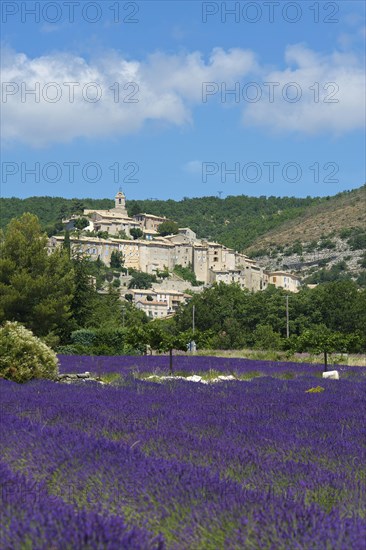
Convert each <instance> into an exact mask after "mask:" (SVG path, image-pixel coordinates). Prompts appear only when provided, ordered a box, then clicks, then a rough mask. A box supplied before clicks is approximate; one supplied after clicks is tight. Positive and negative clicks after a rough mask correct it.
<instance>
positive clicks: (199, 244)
mask: <svg viewBox="0 0 366 550" xmlns="http://www.w3.org/2000/svg"><path fill="white" fill-rule="evenodd" d="M84 215H85V216H88V217H89V219H90V220H91V222H92V223H93V227H94V230H95V231H106V232H107V233H108V234H109V235H110V237H109V238H108V239H102V238H98V237H92V236H88V235H87V232H84V235H82V236H79V237H77V236H76V235H72V236H71V239H70V240H71V244H72V247H73V248H75V249H77V250H79V251H83V252H85V253H87V254H88V255H89V256H90V258H91V259H92V260H96V259H98V258H100V259H101V260H102V261H103V262H104V263H105V264H106V265H109V264H110V259H111V254H112V252H113V251H118V252H121V253H122V255H123V258H124V266H125V267H126V268H134V269H136V270H139V271H143V272H145V273H149V274H155V273H156V272H157V271H164V270H165V269H168V270H169V271H173V269H174V267H175V266H176V265H180V266H182V267H186V268H190V269H192V271H193V272H194V273H195V275H196V278H197V280H198V281H201V282H202V283H203V284H205V285H211V284H213V283H215V282H220V281H221V282H225V283H227V284H230V283H238V284H239V285H240V286H241V287H242V288H247V289H249V290H251V291H253V292H257V291H260V290H264V289H265V288H266V287H267V286H268V284H274V285H275V286H277V287H281V288H284V289H286V290H289V291H291V292H297V291H298V289H299V286H300V280H299V278H298V277H296V276H295V275H292V274H290V273H285V272H282V271H281V272H272V273H268V272H266V271H265V270H264V269H262V268H261V267H259V265H258V264H257V263H256V262H255V261H254V260H252V259H250V258H248V257H247V256H245V255H244V254H241V253H238V252H236V251H235V250H233V249H231V248H227V247H226V246H224V245H222V244H219V243H216V242H212V241H208V240H205V239H198V238H197V236H196V234H195V233H194V231H192V230H191V229H190V228H189V227H183V228H181V229H179V233H178V234H177V235H168V236H166V237H162V236H159V235H158V227H159V225H160V224H161V223H162V222H164V221H166V220H167V218H165V217H163V216H154V215H150V214H146V213H143V214H137V215H136V216H133V218H130V217H129V216H128V213H127V210H126V197H125V195H124V193H123V192H122V191H119V192H118V193H117V194H116V197H115V206H114V208H111V209H110V210H90V209H88V210H84ZM69 221H70V220H69ZM132 228H139V229H141V230H142V231H143V233H144V238H143V239H136V240H132V239H128V238H127V239H126V238H118V233H119V231H124V232H125V233H126V235H127V236H129V235H130V231H131V229H132ZM62 242H63V236H54V237H51V238H50V240H49V250H50V251H52V250H54V249H55V248H56V247H59V246H61V245H62ZM166 301H167V304H168V305H167V308H168V309H169V308H171V304H170V303H169V300H168V298H167V300H166ZM145 305H146V304H145ZM141 307H142V306H141ZM144 307H145V306H144ZM156 311H159V312H160V311H162V310H161V309H159V310H156ZM159 315H160V313H159Z"/></svg>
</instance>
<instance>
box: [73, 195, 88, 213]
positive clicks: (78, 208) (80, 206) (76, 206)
mask: <svg viewBox="0 0 366 550" xmlns="http://www.w3.org/2000/svg"><path fill="white" fill-rule="evenodd" d="M84 209H85V205H84V202H83V201H81V200H79V199H73V200H72V202H71V208H70V211H71V214H82V213H83V212H84Z"/></svg>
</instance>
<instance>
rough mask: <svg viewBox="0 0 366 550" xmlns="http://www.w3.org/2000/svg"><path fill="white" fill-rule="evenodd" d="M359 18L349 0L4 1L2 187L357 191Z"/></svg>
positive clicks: (25, 190)
mask: <svg viewBox="0 0 366 550" xmlns="http://www.w3.org/2000/svg"><path fill="white" fill-rule="evenodd" d="M71 4H73V6H72V8H71ZM71 9H72V10H73V16H72V13H71ZM230 11H231V13H230ZM32 12H33V13H32ZM94 20H95V22H93V21H94ZM364 21H365V4H364V2H362V1H360V2H358V1H350V0H347V1H342V2H313V1H305V0H302V1H298V2H284V1H278V2H266V1H257V2H255V1H251V2H246V1H244V2H199V1H196V0H194V1H184V2H180V1H174V2H173V1H166V2H161V1H154V0H150V1H145V2H129V1H118V0H117V1H109V0H105V1H102V2H98V1H97V2H89V1H82V0H79V1H78V2H66V1H63V0H59V1H53V2H51V1H50V2H36V1H35V2H33V1H28V2H16V1H3V2H2V49H3V61H2V81H3V88H2V103H1V108H2V138H3V145H2V179H1V194H2V196H5V197H10V196H16V197H27V196H33V195H50V196H64V197H86V196H88V197H95V198H101V197H111V196H114V194H115V191H116V190H117V189H118V188H119V187H120V186H121V187H122V188H123V190H124V191H125V193H126V195H127V198H135V199H143V198H159V199H168V198H172V199H181V198H183V197H193V196H207V195H217V194H220V195H221V196H223V197H224V196H227V195H239V194H246V195H252V196H260V195H276V196H281V195H292V196H298V197H301V196H307V195H330V194H334V193H337V192H339V191H342V190H345V189H352V188H355V187H358V186H360V185H362V184H363V183H364V181H365V160H364V158H365V157H364V150H365V138H364V135H365V134H364V131H365V128H364V126H365V102H364V93H365V89H364V88H365V81H364V69H365V66H364V46H365V22H364ZM31 89H34V90H36V93H35V94H33V95H32V94H30V93H27V91H29V90H31ZM230 90H231V91H232V93H230ZM225 91H226V93H225ZM117 92H118V95H117Z"/></svg>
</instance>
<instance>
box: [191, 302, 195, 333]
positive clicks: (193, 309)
mask: <svg viewBox="0 0 366 550" xmlns="http://www.w3.org/2000/svg"><path fill="white" fill-rule="evenodd" d="M195 309H196V306H192V333H193V334H194V329H195V326H194V321H195V319H194V314H195Z"/></svg>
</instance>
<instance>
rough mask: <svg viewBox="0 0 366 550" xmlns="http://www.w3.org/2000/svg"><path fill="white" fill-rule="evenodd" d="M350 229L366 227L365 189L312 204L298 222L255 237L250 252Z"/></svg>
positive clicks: (317, 238)
mask: <svg viewBox="0 0 366 550" xmlns="http://www.w3.org/2000/svg"><path fill="white" fill-rule="evenodd" d="M350 227H360V228H366V186H365V185H364V186H363V187H360V188H359V189H355V190H354V191H351V192H346V193H340V194H338V195H335V196H334V197H329V198H327V199H326V200H325V201H322V202H320V203H318V204H316V203H315V204H312V205H310V206H309V207H308V208H307V209H306V210H305V211H304V212H303V213H301V214H300V215H299V216H298V217H297V218H296V219H295V220H291V221H288V222H286V223H283V224H280V225H278V226H277V227H276V229H275V230H270V231H268V232H267V233H265V234H262V235H260V236H259V237H258V238H256V239H255V240H254V241H253V243H252V245H251V246H250V247H248V251H253V250H255V249H258V248H265V247H266V246H273V245H288V244H291V243H294V242H296V241H297V240H300V241H302V242H310V241H313V240H319V239H321V237H322V236H323V235H328V234H331V233H339V231H340V230H341V229H344V228H350Z"/></svg>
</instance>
